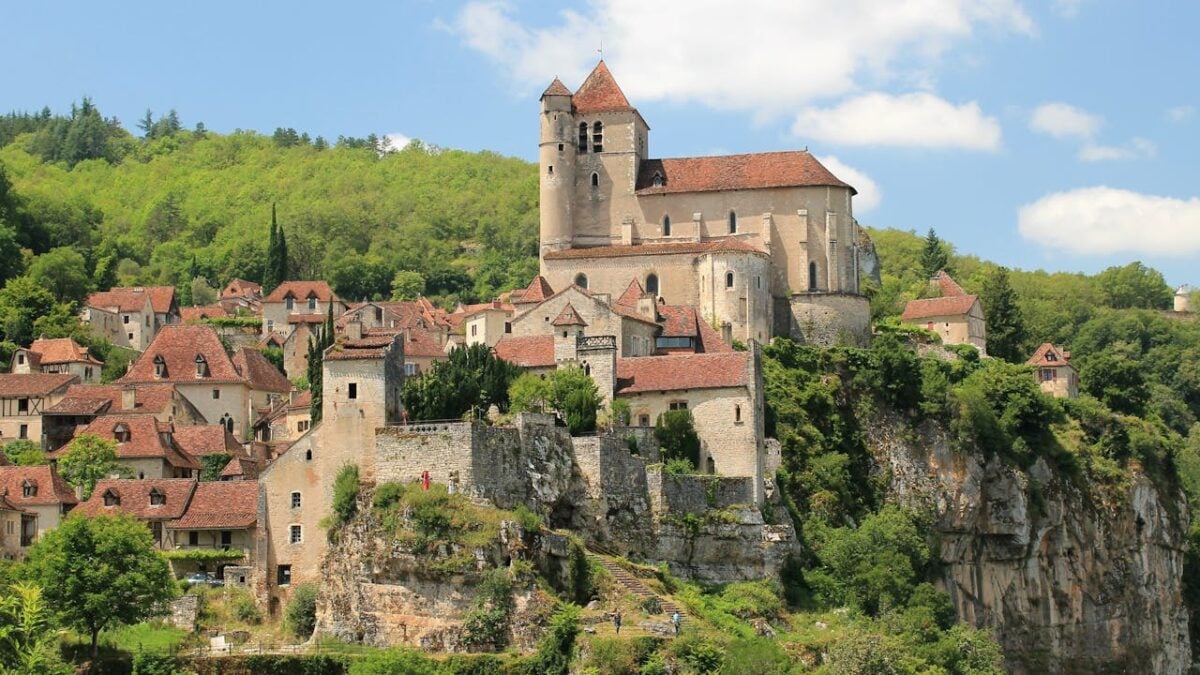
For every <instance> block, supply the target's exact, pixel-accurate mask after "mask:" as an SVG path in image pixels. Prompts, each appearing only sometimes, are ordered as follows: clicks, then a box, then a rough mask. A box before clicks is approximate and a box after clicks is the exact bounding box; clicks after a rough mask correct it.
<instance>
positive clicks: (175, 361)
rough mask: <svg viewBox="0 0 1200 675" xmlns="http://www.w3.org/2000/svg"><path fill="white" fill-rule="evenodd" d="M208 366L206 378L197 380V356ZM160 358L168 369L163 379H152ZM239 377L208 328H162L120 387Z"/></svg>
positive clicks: (235, 378)
mask: <svg viewBox="0 0 1200 675" xmlns="http://www.w3.org/2000/svg"><path fill="white" fill-rule="evenodd" d="M197 355H200V356H203V357H204V360H205V361H206V362H207V363H208V373H209V374H208V376H207V377H196V356H197ZM159 357H161V358H162V360H163V361H164V362H165V363H166V365H167V375H166V377H158V376H157V375H155V369H154V362H155V359H157V358H159ZM241 381H242V376H241V374H240V373H238V371H237V369H236V368H234V366H233V361H232V360H230V358H229V355H228V354H226V353H225V347H224V345H222V344H221V338H220V337H219V336H218V335H217V332H216V331H215V330H213V328H212V327H211V326H184V325H179V324H172V325H168V326H163V327H162V330H160V331H158V335H155V336H154V340H152V341H151V342H150V346H148V347H147V348H146V351H145V352H143V353H142V355H141V356H140V357H138V359H137V361H134V362H133V366H132V367H131V368H130V369H129V372H128V373H126V374H125V376H124V377H122V378H121V379H120V380H118V382H119V383H122V384H124V383H138V382H180V383H189V382H201V383H206V382H207V383H218V382H221V383H228V382H241Z"/></svg>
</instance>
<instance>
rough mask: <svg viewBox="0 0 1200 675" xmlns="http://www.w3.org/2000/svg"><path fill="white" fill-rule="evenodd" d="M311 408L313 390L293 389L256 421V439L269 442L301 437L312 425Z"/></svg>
mask: <svg viewBox="0 0 1200 675" xmlns="http://www.w3.org/2000/svg"><path fill="white" fill-rule="evenodd" d="M311 408H312V392H311V391H308V390H307V389H306V390H300V389H293V390H292V391H291V392H290V393H289V395H288V397H287V398H286V399H283V400H281V401H279V402H277V403H276V404H275V406H274V407H272V408H271V409H270V410H267V411H265V412H264V413H263V414H262V415H261V416H260V417H259V418H258V421H257V422H255V423H254V440H256V441H260V442H263V443H268V442H271V441H290V440H292V439H295V438H299V437H300V436H301V435H303V434H304V432H306V431H308V428H309V427H310V426H312V410H311Z"/></svg>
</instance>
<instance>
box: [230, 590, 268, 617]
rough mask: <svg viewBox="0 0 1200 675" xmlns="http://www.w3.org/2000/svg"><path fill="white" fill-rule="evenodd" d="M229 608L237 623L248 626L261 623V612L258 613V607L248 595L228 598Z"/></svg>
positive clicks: (235, 595) (239, 594)
mask: <svg viewBox="0 0 1200 675" xmlns="http://www.w3.org/2000/svg"><path fill="white" fill-rule="evenodd" d="M230 606H231V608H232V609H233V615H234V616H235V617H237V620H238V621H243V622H245V623H249V624H258V623H262V612H261V611H259V609H258V605H257V604H255V602H254V598H253V597H251V596H250V594H249V593H236V594H234V595H233V596H232V597H231V598H230Z"/></svg>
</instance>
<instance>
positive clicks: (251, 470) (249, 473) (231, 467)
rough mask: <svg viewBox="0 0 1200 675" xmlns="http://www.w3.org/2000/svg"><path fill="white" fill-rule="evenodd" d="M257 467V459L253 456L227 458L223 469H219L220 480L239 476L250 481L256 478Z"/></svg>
mask: <svg viewBox="0 0 1200 675" xmlns="http://www.w3.org/2000/svg"><path fill="white" fill-rule="evenodd" d="M258 474H259V468H258V460H257V459H254V458H253V457H240V456H239V457H234V458H233V459H231V460H229V463H228V464H226V465H225V468H224V469H221V480H233V479H237V478H240V479H242V480H248V481H252V480H254V479H255V478H258Z"/></svg>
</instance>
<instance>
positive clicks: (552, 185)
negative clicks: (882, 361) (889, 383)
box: [539, 61, 870, 345]
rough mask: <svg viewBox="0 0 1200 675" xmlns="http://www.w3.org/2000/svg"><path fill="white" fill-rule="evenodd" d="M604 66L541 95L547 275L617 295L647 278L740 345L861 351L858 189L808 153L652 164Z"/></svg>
mask: <svg viewBox="0 0 1200 675" xmlns="http://www.w3.org/2000/svg"><path fill="white" fill-rule="evenodd" d="M649 140H650V127H649V125H647V124H646V121H645V120H644V119H642V116H641V114H639V113H638V111H637V109H636V108H634V107H633V106H632V105H630V103H629V101H628V99H626V97H625V94H624V93H623V92H622V91H621V88H620V86H618V85H617V82H616V80H615V79H614V78H613V75H612V73H611V72H610V71H609V69H608V66H607V65H606V64H605V63H604V61H600V62H599V64H598V65H597V66H596V67H595V69H594V70H593V71H592V72H591V74H590V75H588V77H587V79H586V80H584V82H583V84H582V85H581V86H580V87H579V89H578V90H577V91H575V92H574V93H571V91H570V90H569V89H567V87H566V86H565V85H564V84H563V83H562V82H561V81H559V80H558V79H555V80H554V81H553V82H552V83H551V84H550V86H549V87H548V88H547V89H546V91H545V92H544V93H543V94H542V96H541V130H540V147H539V170H540V174H541V177H540V198H541V232H540V235H541V250H540V259H541V272H542V275H543V276H544V277H545V278H546V279H547V280H548V281H549V282H550V285H551V286H553V287H554V288H565V287H567V286H569V285H572V284H574V285H577V286H579V287H581V288H583V289H586V290H587V291H589V292H590V293H592V294H596V295H599V296H607V297H609V298H617V297H619V296H621V295H622V293H624V292H626V290H627V289H628V288H629V287H630V285H631V282H633V281H636V282H638V284H639V285H640V286H641V288H642V289H644V292H645V293H646V294H647V295H648V296H650V297H652V298H653V299H654V300H655V301H656V302H658V303H661V304H667V305H690V306H694V307H696V308H697V309H698V311H699V312H700V313H701V315H702V316H703V319H704V320H705V321H706V322H708V323H709V324H710V325H712V326H713V327H714V328H716V329H718V330H720V331H721V334H722V336H723V337H724V338H725V339H726V340H727V341H729V342H732V341H734V340H737V341H741V342H748V341H750V340H754V341H757V342H766V341H767V340H769V339H770V338H771V337H772V336H775V335H787V336H791V337H793V338H795V339H797V340H800V341H803V342H809V343H814V344H822V345H830V344H835V343H848V344H862V343H864V342H865V341H866V340H868V339H869V335H870V325H869V322H870V310H869V307H868V303H867V299H866V297H865V296H864V295H862V293H861V292H860V287H859V253H860V245H861V242H862V241H864V240H865V234H864V233H863V232H862V230H861V228H860V227H859V226H858V223H857V222H856V221H855V220H854V212H853V206H852V201H853V197H854V195H855V190H854V188H853V187H852V186H850V185H849V184H847V183H845V182H843V181H842V180H840V179H839V178H838V177H837V176H835V175H833V173H832V172H830V171H829V170H828V169H827V168H825V167H824V166H823V165H822V164H821V163H820V162H819V161H817V159H816V158H815V157H813V156H812V155H811V154H809V153H808V152H807V151H783V152H765V153H755V154H744V155H726V156H710V157H681V158H670V159H654V158H651V157H650V153H649Z"/></svg>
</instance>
